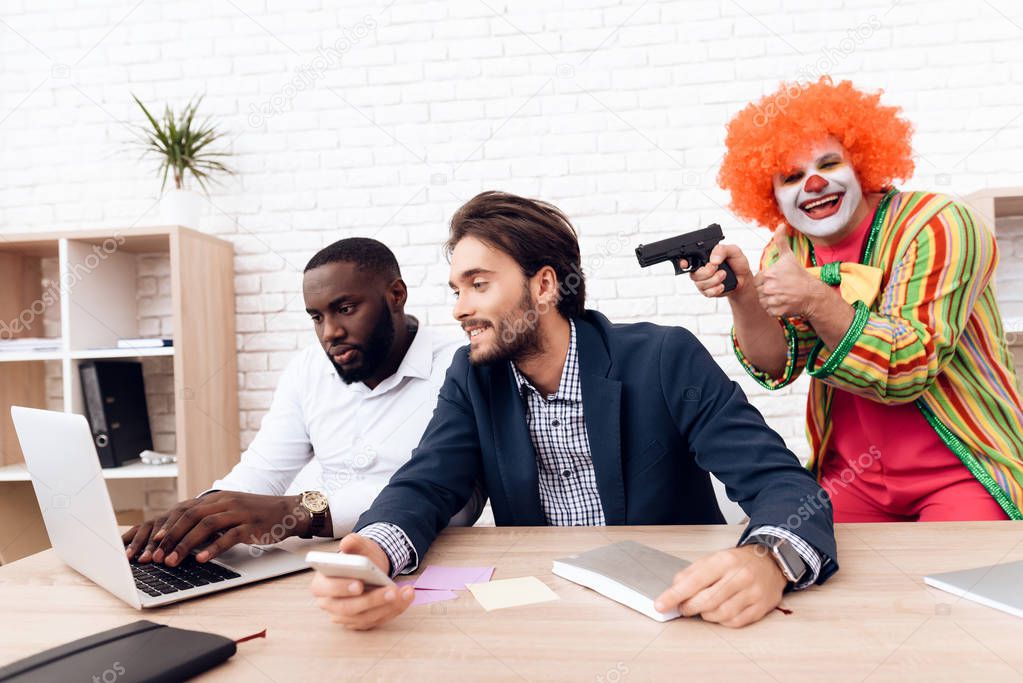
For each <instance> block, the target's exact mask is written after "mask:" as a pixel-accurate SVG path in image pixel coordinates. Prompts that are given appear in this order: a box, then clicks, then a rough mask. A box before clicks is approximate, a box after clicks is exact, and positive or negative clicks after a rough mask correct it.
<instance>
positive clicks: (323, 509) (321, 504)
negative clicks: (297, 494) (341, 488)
mask: <svg viewBox="0 0 1023 683" xmlns="http://www.w3.org/2000/svg"><path fill="white" fill-rule="evenodd" d="M300 502H301V504H302V507H303V508H305V510H306V512H308V513H309V531H308V532H307V533H305V534H303V535H302V536H301V538H312V537H313V536H322V535H324V533H323V532H324V527H325V526H326V522H327V497H326V496H325V495H323V494H322V493H320V492H319V491H306V492H305V493H303V494H302V499H301V501H300Z"/></svg>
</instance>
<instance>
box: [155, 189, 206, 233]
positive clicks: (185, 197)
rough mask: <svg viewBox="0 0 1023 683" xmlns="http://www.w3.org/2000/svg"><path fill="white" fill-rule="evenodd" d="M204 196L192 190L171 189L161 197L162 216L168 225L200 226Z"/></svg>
mask: <svg viewBox="0 0 1023 683" xmlns="http://www.w3.org/2000/svg"><path fill="white" fill-rule="evenodd" d="M201 214H202V196H201V195H200V194H199V193H198V192H192V191H191V190H169V191H168V192H166V193H165V194H164V195H163V197H161V198H160V216H161V217H162V218H163V222H164V223H166V224H167V225H183V226H185V227H186V228H197V229H198V227H199V216H200V215H201Z"/></svg>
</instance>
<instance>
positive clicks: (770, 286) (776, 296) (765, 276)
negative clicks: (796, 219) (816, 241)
mask: <svg viewBox="0 0 1023 683" xmlns="http://www.w3.org/2000/svg"><path fill="white" fill-rule="evenodd" d="M787 234H788V227H787V226H785V225H782V226H781V227H779V228H778V229H777V230H775V231H774V237H773V240H774V243H775V246H777V247H778V253H779V257H778V260H777V261H775V262H774V263H773V264H771V265H770V266H769V267H767V268H765V269H764V270H762V271H760V272H759V273H757V276H756V277H755V278H754V280H753V282H754V285H755V286H756V290H757V298H758V299H759V300H760V306H761V308H763V309H764V310H765V311H767V312H768V313H769V314H770V315H772V316H774V317H776V318H782V317H786V318H794V317H802V318H810V317H812V315H813V311H814V307H815V306H816V305H817V302H818V301H820V300H821V297H822V295H823V294H826V293H827V289H828V286H827V285H826V284H824V283H823V282H821V281H820V280H819V279H817V278H815V277H814V276H813V275H811V274H810V272H809V271H807V269H806V268H804V267H803V266H802V264H800V263H799V262H798V261H797V260H796V256H795V254H793V253H792V248H791V247H790V246H789V241H788V237H787Z"/></svg>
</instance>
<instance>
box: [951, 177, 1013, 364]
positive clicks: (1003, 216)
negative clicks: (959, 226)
mask: <svg viewBox="0 0 1023 683" xmlns="http://www.w3.org/2000/svg"><path fill="white" fill-rule="evenodd" d="M965 199H966V201H967V202H968V203H969V205H970V206H971V207H972V208H973V209H974V210H975V211H977V212H978V213H979V214H980V216H981V218H982V219H983V220H984V222H985V223H987V224H988V225H989V226H990V227H991V229H992V230H994V232H995V238H996V239H997V240H998V241H999V242H1000V243H1001V244H999V251H1000V253H1001V254H1000V256H1001V257H1000V260H999V264H998V272H997V273H996V274H995V281H996V288H997V292H998V303H999V307H1000V308H1001V312H1002V323H1003V325H1004V327H1005V332H1006V340H1007V341H1008V344H1009V347H1010V350H1011V351H1012V354H1013V357H1014V360H1015V362H1016V370H1017V372H1023V296H1020V294H1018V292H1019V291H1021V290H1020V287H1019V285H1020V282H1018V281H1023V251H1020V250H1019V248H1016V249H1013V248H1012V247H1013V245H1014V244H1016V243H1018V244H1020V245H1023V187H996V188H988V189H985V190H979V191H977V192H973V193H972V194H968V195H966V197H965ZM1017 251H1019V254H1018V255H1017V254H1016V252H1017ZM1017 273H1018V277H1017ZM1020 381H1021V383H1023V376H1021V377H1020Z"/></svg>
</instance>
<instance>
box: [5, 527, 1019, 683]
mask: <svg viewBox="0 0 1023 683" xmlns="http://www.w3.org/2000/svg"><path fill="white" fill-rule="evenodd" d="M738 533H739V532H738V528H737V527H734V526H733V527H723V526H720V527H610V528H558V529H554V528H472V529H453V530H450V531H447V532H445V533H444V534H443V535H442V536H441V538H440V539H439V540H438V542H437V543H436V545H435V546H434V548H433V549H431V551H430V553H429V554H428V556H427V557H426V558H425V563H424V564H433V563H437V564H450V565H465V566H469V565H483V564H490V563H493V564H495V565H496V567H497V571H496V572H495V574H494V578H495V579H501V578H510V577H516V576H525V575H535V576H537V577H539V578H540V579H541V580H542V581H544V582H545V583H547V584H548V585H549V586H550V587H551V588H553V589H554V590H555V591H556V592H557V593H558V595H559V596H560V598H561V599H560V600H559V601H556V602H549V603H544V604H539V605H532V606H525V607H518V608H513V609H508V610H500V611H495V612H490V613H488V612H485V611H484V610H483V609H482V608H481V607H480V606H479V605H478V604H477V603H476V601H475V600H474V599H473V598H472V596H471V595H470V594H468V593H465V594H463V595H462V596H461V597H460V598H459V599H457V600H454V601H450V602H443V603H436V604H434V605H424V606H418V607H413V608H411V609H410V610H409V611H408V612H406V613H405V614H404V615H402V616H401V617H400V618H399V619H398V620H396V621H394V622H392V623H390V624H389V625H387V626H386V627H384V628H381V629H379V630H376V631H372V632H368V633H355V632H348V631H345V630H343V629H342V628H340V627H338V626H335V625H334V624H331V623H330V622H329V621H328V619H327V618H326V615H325V614H324V613H323V612H321V611H320V610H318V609H317V608H316V607H315V605H314V604H313V600H312V597H311V595H310V594H309V591H308V584H309V580H310V576H311V575H310V574H309V573H301V574H297V575H293V576H290V577H284V578H281V579H277V580H274V581H269V582H266V583H263V584H257V585H255V586H250V587H248V588H240V589H238V590H234V591H228V592H226V593H219V594H216V595H212V596H209V597H206V598H201V599H198V600H191V601H187V602H183V603H180V604H178V605H174V606H170V607H165V608H163V609H159V610H153V611H148V612H145V613H139V612H136V611H135V610H133V609H131V608H129V607H127V606H126V605H124V604H123V603H121V602H120V601H119V600H117V599H115V598H114V597H112V596H111V595H109V594H108V593H106V592H105V591H103V590H102V589H100V588H98V587H96V586H94V585H92V584H91V583H90V582H89V581H88V580H86V579H84V578H83V577H80V576H79V575H77V574H76V573H74V572H73V571H71V570H70V569H67V568H66V567H64V566H63V564H62V563H61V562H60V561H59V560H58V559H57V558H56V556H55V555H54V554H53V553H52V551H45V552H42V553H39V554H36V555H33V556H31V557H28V558H25V559H23V560H20V561H17V562H14V563H13V564H10V565H6V566H4V567H2V568H0V613H2V617H0V664H3V663H8V662H10V661H13V660H15V659H18V658H20V657H23V656H26V655H28V654H31V653H34V652H37V651H39V650H42V649H45V648H47V647H51V646H53V645H57V644H58V643H62V642H65V641H68V640H71V639H74V638H79V637H81V636H84V635H87V634H89V633H93V632H96V631H100V630H103V629H107V628H111V627H114V626H118V625H121V624H125V623H128V622H131V621H134V620H136V619H140V618H149V619H152V620H155V621H158V622H162V623H166V624H170V625H172V626H179V627H183V628H193V629H202V630H207V631H213V632H217V633H221V634H223V635H225V636H228V637H231V638H238V637H241V636H243V635H247V634H250V633H254V632H257V631H259V630H261V629H263V628H264V627H266V628H268V629H269V631H268V637H267V638H266V639H265V640H262V639H259V640H254V641H250V642H247V643H244V644H242V645H240V646H239V651H238V654H237V655H235V656H234V657H233V658H232V659H231V660H230V661H229V662H228V663H226V664H225V665H223V666H222V667H220V668H218V669H216V670H214V671H212V672H210V673H208V674H207V675H206V676H204V677H203V678H202V680H226V681H276V682H281V683H283V682H284V681H297V680H305V681H337V680H355V679H358V680H382V681H394V680H408V681H421V680H440V681H445V682H447V681H483V680H487V681H490V680H500V681H504V680H509V681H546V680H549V681H568V680H575V681H597V682H602V681H603V682H608V683H618V682H622V683H628V682H629V681H646V680H664V681H673V682H674V681H679V680H692V681H704V680H729V681H735V680H741V681H743V683H750V682H752V681H772V680H774V681H784V682H785V683H789V682H790V681H795V680H807V681H810V680H813V681H829V682H830V681H845V680H849V681H863V680H870V681H899V683H905V681H915V680H928V681H934V680H949V681H980V680H984V681H1009V680H1021V679H1023V620H1020V619H1017V618H1015V617H1012V616H1009V615H1007V614H1004V613H1001V612H997V611H994V610H990V609H987V608H984V607H981V606H980V605H976V604H974V603H972V602H968V601H965V600H960V599H957V598H956V597H954V596H952V595H949V594H946V593H943V592H941V591H937V590H934V589H932V588H929V587H926V586H925V585H924V583H923V579H922V577H923V575H924V574H926V573H929V572H935V571H946V570H952V569H959V568H965V567H970V566H979V565H983V564H993V563H997V562H1003V561H1010V560H1020V559H1023V526H1019V525H1016V524H1013V523H1012V522H978V523H954V524H851V525H840V526H839V529H838V542H839V548H840V552H841V564H842V569H841V571H840V572H839V573H838V574H837V575H836V576H835V577H834V578H832V580H831V581H829V582H828V583H827V584H826V585H825V586H823V587H817V588H812V589H810V590H808V591H805V592H802V593H797V594H792V595H789V596H787V597H786V598H785V601H784V603H783V604H784V605H785V606H786V607H788V608H789V609H791V610H792V611H793V613H792V614H791V615H784V614H782V613H781V612H777V611H776V612H773V613H772V614H771V615H770V616H768V617H767V618H766V619H765V620H763V621H762V622H760V623H758V624H755V625H753V626H751V627H747V628H745V629H741V630H730V629H727V628H724V627H721V626H717V625H713V624H708V623H705V622H702V621H700V620H695V619H685V620H676V621H672V622H668V623H666V624H660V623H656V622H654V621H651V620H649V619H647V618H646V617H644V616H642V615H640V614H638V613H636V612H633V611H632V610H630V609H628V608H626V607H623V606H621V605H618V604H617V603H614V602H611V601H610V600H607V599H605V598H603V597H601V596H599V595H597V594H595V593H593V592H591V591H588V590H586V589H584V588H581V587H579V586H576V585H575V584H572V583H570V582H568V581H565V580H563V579H561V578H559V577H556V576H554V575H553V574H551V572H550V567H551V560H552V559H554V558H557V557H560V556H563V555H566V554H571V553H575V552H579V551H583V550H587V549H589V548H592V547H595V546H598V545H601V544H604V543H611V542H617V541H621V540H626V539H635V540H637V541H641V542H643V543H647V544H649V545H651V546H654V547H657V548H660V549H661V550H664V551H667V552H670V553H673V554H676V555H679V556H680V557H687V558H695V557H698V556H700V555H702V554H704V553H707V552H710V551H712V550H715V549H718V548H721V547H727V546H729V545H730V544H732V543H734V541H735V539H736V538H737V536H738ZM328 547H333V543H330V544H328ZM1021 590H1023V587H1021Z"/></svg>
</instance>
